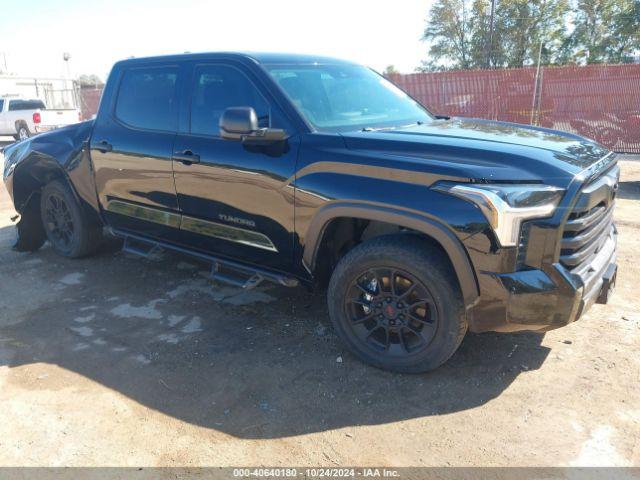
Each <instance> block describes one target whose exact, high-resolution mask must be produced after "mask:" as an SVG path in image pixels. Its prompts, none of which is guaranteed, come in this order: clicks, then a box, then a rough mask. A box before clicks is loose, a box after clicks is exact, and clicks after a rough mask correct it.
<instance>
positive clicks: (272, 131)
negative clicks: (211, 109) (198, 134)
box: [219, 107, 287, 146]
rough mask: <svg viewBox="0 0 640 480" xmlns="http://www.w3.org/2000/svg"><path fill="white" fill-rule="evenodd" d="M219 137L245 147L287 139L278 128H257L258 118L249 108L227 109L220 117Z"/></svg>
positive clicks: (264, 144) (283, 132)
mask: <svg viewBox="0 0 640 480" xmlns="http://www.w3.org/2000/svg"><path fill="white" fill-rule="evenodd" d="M219 126H220V136H221V137H222V138H223V139H225V140H240V141H241V142H242V143H244V144H245V145H255V146H266V145H271V144H273V143H277V142H282V141H284V140H286V139H287V133H286V132H285V131H284V130H282V129H279V128H258V116H257V115H256V112H255V110H254V109H253V108H251V107H229V108H227V109H226V110H225V111H224V112H223V113H222V116H221V117H220V123H219Z"/></svg>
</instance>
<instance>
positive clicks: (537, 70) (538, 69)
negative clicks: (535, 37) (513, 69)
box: [529, 40, 542, 125]
mask: <svg viewBox="0 0 640 480" xmlns="http://www.w3.org/2000/svg"><path fill="white" fill-rule="evenodd" d="M541 58H542V40H540V47H539V48H538V66H537V67H536V79H535V81H534V86H533V100H532V102H531V119H530V121H529V123H530V124H531V125H533V113H534V112H535V109H536V100H537V98H538V79H539V77H540V60H541Z"/></svg>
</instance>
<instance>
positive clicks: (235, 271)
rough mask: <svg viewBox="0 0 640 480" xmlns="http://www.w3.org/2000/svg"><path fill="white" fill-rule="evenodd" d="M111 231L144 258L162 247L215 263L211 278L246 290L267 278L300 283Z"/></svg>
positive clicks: (125, 248) (126, 247) (127, 248)
mask: <svg viewBox="0 0 640 480" xmlns="http://www.w3.org/2000/svg"><path fill="white" fill-rule="evenodd" d="M111 232H112V233H113V234H114V235H115V236H117V237H121V238H123V239H124V245H123V247H122V250H123V251H125V252H128V253H132V254H134V255H139V256H141V257H144V258H147V259H148V258H150V257H152V256H153V255H154V254H157V253H158V252H159V251H161V250H162V249H167V250H173V251H176V252H180V253H184V254H186V255H189V256H191V257H195V258H199V259H200V260H204V261H207V262H211V278H212V279H214V280H217V281H220V282H224V283H227V284H229V285H233V286H234V287H238V288H243V289H246V290H249V289H252V288H255V287H257V286H258V285H260V284H261V283H262V282H263V281H268V282H273V283H277V284H279V285H284V286H285V287H296V286H298V283H299V282H298V280H297V279H296V278H294V277H290V276H287V275H284V274H281V273H276V272H271V271H269V270H264V269H261V268H257V267H252V266H249V265H244V264H242V263H238V262H234V261H231V260H223V259H220V258H217V257H214V256H212V255H207V254H204V253H199V252H193V251H190V250H187V249H186V248H182V247H178V246H175V245H171V244H168V243H164V242H159V241H156V240H151V239H148V238H145V237H142V236H139V235H135V234H132V233H127V232H123V231H120V230H115V229H112V230H111Z"/></svg>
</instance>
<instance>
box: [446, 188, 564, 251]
mask: <svg viewBox="0 0 640 480" xmlns="http://www.w3.org/2000/svg"><path fill="white" fill-rule="evenodd" d="M433 188H434V189H435V190H438V191H440V192H446V193H449V194H451V195H455V196H456V197H460V198H463V199H465V200H468V201H470V202H473V203H475V204H476V205H477V206H478V207H479V208H480V210H481V211H482V213H484V215H485V217H487V220H488V221H489V224H490V225H491V227H492V228H493V231H494V232H495V234H496V236H497V237H498V240H499V241H500V245H502V246H503V247H513V246H516V245H518V237H519V235H520V225H521V224H522V222H523V221H525V220H530V219H532V218H544V217H549V216H551V215H553V212H554V211H555V209H556V207H557V206H558V203H559V202H560V199H561V198H562V194H563V193H564V190H562V189H561V188H557V187H552V186H550V185H540V184H517V185H499V184H476V183H473V184H460V183H449V182H440V183H438V184H436V185H435V186H434V187H433Z"/></svg>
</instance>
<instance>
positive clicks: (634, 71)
mask: <svg viewBox="0 0 640 480" xmlns="http://www.w3.org/2000/svg"><path fill="white" fill-rule="evenodd" d="M390 78H391V80H393V81H394V82H395V83H396V84H398V85H399V86H400V87H402V88H403V89H405V90H406V91H408V92H409V93H410V94H411V95H413V96H414V97H415V98H416V99H417V100H419V101H420V102H421V103H423V104H424V105H425V106H427V107H428V108H429V110H431V111H432V112H435V113H439V114H444V115H455V116H461V117H479V118H488V119H491V120H503V121H507V122H517V123H529V124H530V123H533V124H537V125H541V126H543V127H549V128H556V129H559V130H566V131H568V132H575V133H578V134H579V135H584V136H585V137H588V138H592V139H594V140H596V141H598V142H600V143H602V144H603V145H605V146H607V147H609V148H611V149H613V150H616V151H619V152H628V153H640V65H589V66H586V67H576V66H568V67H548V68H542V69H541V70H540V75H539V77H538V82H537V87H536V69H535V68H520V69H510V70H467V71H456V72H437V73H412V74H408V75H401V74H394V75H390ZM101 94H102V90H101V89H82V90H81V91H80V97H81V106H82V114H83V118H91V116H92V115H93V114H95V113H96V111H97V109H98V103H99V102H100V95H101Z"/></svg>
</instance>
